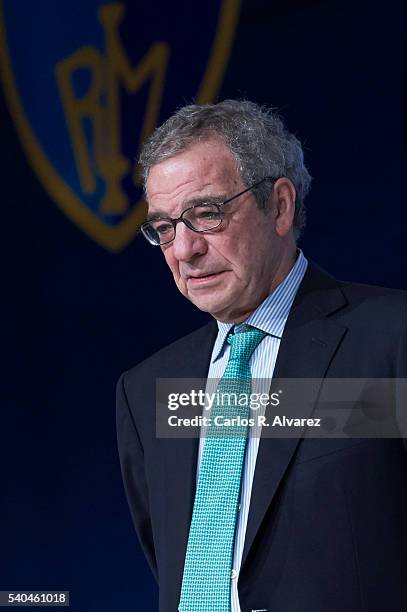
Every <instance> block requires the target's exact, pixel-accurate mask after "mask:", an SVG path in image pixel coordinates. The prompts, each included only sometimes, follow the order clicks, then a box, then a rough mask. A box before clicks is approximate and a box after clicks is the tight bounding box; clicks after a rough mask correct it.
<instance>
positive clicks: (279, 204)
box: [273, 176, 297, 237]
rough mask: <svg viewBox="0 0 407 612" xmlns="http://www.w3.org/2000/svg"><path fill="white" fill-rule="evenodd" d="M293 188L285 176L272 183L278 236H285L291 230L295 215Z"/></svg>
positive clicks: (294, 192)
mask: <svg viewBox="0 0 407 612" xmlns="http://www.w3.org/2000/svg"><path fill="white" fill-rule="evenodd" d="M296 197H297V194H296V191H295V187H294V185H293V183H292V182H291V181H290V179H288V178H286V177H285V176H283V177H281V178H279V179H278V180H277V181H276V182H275V183H274V189H273V203H274V207H275V210H276V220H275V229H276V233H277V235H278V236H281V237H283V236H285V235H286V234H288V233H289V231H290V230H291V229H292V226H293V221H294V213H295V199H296Z"/></svg>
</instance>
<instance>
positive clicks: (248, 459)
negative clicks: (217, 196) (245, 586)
mask: <svg viewBox="0 0 407 612" xmlns="http://www.w3.org/2000/svg"><path fill="white" fill-rule="evenodd" d="M307 265H308V262H307V260H306V258H305V257H304V255H303V253H302V251H301V250H299V252H298V257H297V261H296V263H295V264H294V266H293V267H292V269H291V270H290V272H289V274H288V275H287V276H286V278H285V279H284V280H283V282H282V283H281V284H280V285H279V286H278V287H277V288H276V289H275V290H274V291H273V293H272V294H271V295H269V296H268V297H267V298H266V299H265V300H264V301H263V302H262V303H261V304H260V306H258V308H257V309H256V310H255V311H254V312H253V313H252V314H251V315H250V316H249V317H248V318H247V319H246V320H245V321H244V322H242V323H241V324H239V325H251V326H253V327H257V328H258V329H261V330H262V331H264V332H266V333H267V336H265V338H264V339H263V340H262V342H261V343H260V344H259V346H258V347H257V348H256V350H255V351H254V353H253V355H252V356H251V359H250V368H251V372H252V393H269V391H270V386H271V382H272V378H273V372H274V367H275V364H276V360H277V354H278V349H279V346H280V340H281V336H282V334H283V331H284V326H285V324H286V321H287V317H288V314H289V312H290V308H291V306H292V303H293V301H294V297H295V294H296V293H297V290H298V287H299V285H300V283H301V281H302V279H303V276H304V274H305V271H306V269H307ZM217 323H218V335H217V337H216V340H215V344H214V347H213V351H212V356H211V362H210V366H209V372H208V380H207V384H206V392H207V393H214V392H215V391H216V387H217V384H218V382H219V380H220V378H222V376H223V372H224V371H225V368H226V364H227V362H228V359H229V351H230V345H229V344H228V342H226V337H227V335H228V333H229V332H230V330H231V328H232V327H233V324H232V323H222V322H221V321H218V322H217ZM239 325H236V331H239ZM264 413H265V406H260V407H259V409H258V410H256V413H255V414H256V415H260V416H263V415H264ZM206 414H207V415H209V414H210V413H209V412H207V413H206ZM256 421H257V419H256ZM260 435H261V426H259V427H257V426H255V427H249V433H248V441H247V446H246V454H245V461H244V466H243V472H242V484H241V494H240V506H239V508H240V510H239V516H238V520H237V524H236V533H235V543H234V553H233V564H232V567H233V570H232V573H231V612H240V603H239V597H238V592H237V582H238V578H239V572H240V566H241V562H242V554H243V546H244V540H245V535H246V527H247V518H248V515H249V505H250V496H251V492H252V486H253V478H254V470H255V466H256V459H257V452H258V449H259V443H260ZM204 440H205V430H204V429H203V430H201V438H200V441H199V452H198V465H197V477H198V475H199V468H200V465H201V458H202V451H203V445H204Z"/></svg>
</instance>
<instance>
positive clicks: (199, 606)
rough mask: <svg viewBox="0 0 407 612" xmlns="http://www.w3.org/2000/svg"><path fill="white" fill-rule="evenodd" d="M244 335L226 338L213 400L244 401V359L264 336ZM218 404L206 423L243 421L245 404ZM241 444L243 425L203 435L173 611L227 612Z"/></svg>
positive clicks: (251, 331)
mask: <svg viewBox="0 0 407 612" xmlns="http://www.w3.org/2000/svg"><path fill="white" fill-rule="evenodd" d="M246 330H247V331H246ZM246 330H244V331H242V332H240V333H236V334H234V335H230V336H228V338H227V341H228V343H229V344H230V345H231V348H230V356H229V361H228V364H227V366H226V369H225V372H224V374H223V377H222V378H221V380H220V381H219V384H218V387H217V390H216V395H217V396H218V397H219V396H220V394H232V395H230V396H229V397H234V396H235V394H236V396H237V397H238V398H239V397H240V398H241V397H247V398H249V396H250V393H251V371H250V365H249V361H250V357H251V355H252V353H253V351H254V350H255V349H256V347H257V346H258V344H259V343H260V342H261V340H262V339H263V338H264V336H265V335H266V334H265V333H264V332H262V331H261V330H259V329H255V328H253V327H252V328H250V327H246ZM243 394H245V395H243ZM224 397H225V396H224ZM221 404H222V402H219V405H216V404H214V405H213V406H212V409H211V414H210V416H211V419H212V423H213V422H214V419H215V417H216V416H219V417H220V420H221V421H222V420H223V418H227V419H229V418H235V417H240V420H241V419H247V418H248V417H249V409H250V405H249V404H250V402H246V403H244V405H241V404H243V402H238V403H236V402H231V403H227V402H225V401H224V405H223V406H222V405H221ZM240 420H239V421H238V423H239V422H240ZM235 423H236V421H235ZM220 436H222V437H220ZM246 440H247V425H243V424H242V425H239V424H237V425H235V426H233V427H222V428H217V427H216V426H213V425H212V426H211V427H209V428H208V429H207V434H206V439H205V443H204V447H203V453H202V461H201V466H200V470H199V477H198V483H197V487H196V494H195V503H194V509H193V513H192V520H191V527H190V531H189V538H188V546H187V552H186V556H185V565H184V576H183V580H182V589H181V598H180V604H179V607H178V609H179V610H180V611H181V612H229V611H230V581H231V571H232V560H233V545H234V536H235V527H236V520H237V514H238V504H239V496H240V481H241V476H242V468H243V462H244V455H245V449H246Z"/></svg>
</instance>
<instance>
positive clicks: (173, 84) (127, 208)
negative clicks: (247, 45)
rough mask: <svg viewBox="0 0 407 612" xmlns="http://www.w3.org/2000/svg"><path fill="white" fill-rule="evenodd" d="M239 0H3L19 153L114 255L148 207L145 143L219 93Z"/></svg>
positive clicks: (0, 21)
mask: <svg viewBox="0 0 407 612" xmlns="http://www.w3.org/2000/svg"><path fill="white" fill-rule="evenodd" d="M238 16H239V0H218V1H215V0H213V1H211V2H208V3H205V4H203V5H202V10H201V11H200V13H199V15H198V14H197V7H196V5H194V4H193V3H185V2H181V1H179V2H176V1H174V2H171V3H166V2H165V1H164V0H161V2H158V0H155V1H153V2H151V3H143V4H142V5H141V3H140V4H139V3H137V2H136V3H135V2H130V0H128V1H124V0H123V1H120V2H119V1H114V2H106V1H105V2H102V1H100V0H86V2H79V1H77V0H76V1H74V0H71V1H70V2H63V1H61V2H58V3H56V2H53V1H52V0H41V2H37V3H33V2H32V1H31V0H20V2H18V3H16V2H13V0H0V68H1V73H2V80H3V85H4V90H5V94H6V98H7V102H8V106H9V108H10V112H11V115H12V117H13V120H14V122H15V125H16V129H17V132H18V135H19V137H20V140H21V142H22V145H23V148H24V150H25V153H26V155H27V157H28V159H29V161H30V163H31V165H32V167H33V168H34V170H35V172H36V174H37V176H38V177H39V179H40V181H41V183H42V185H43V186H44V188H45V189H46V191H47V192H48V193H49V195H50V197H51V198H52V200H53V201H54V202H55V203H56V204H57V205H58V206H59V207H60V208H61V209H62V210H63V212H64V213H65V214H66V215H67V216H68V217H69V218H70V219H71V220H72V221H73V222H75V223H76V224H77V225H78V226H79V227H80V228H81V229H82V230H83V231H84V232H85V233H86V234H87V235H88V236H90V237H91V238H92V239H93V240H95V241H96V242H97V243H99V244H100V245H102V246H103V247H104V248H106V249H108V250H110V251H113V252H115V251H116V252H117V251H120V250H122V249H123V248H124V247H125V246H126V245H127V244H129V242H130V241H131V240H132V239H133V237H134V235H135V234H136V232H137V230H138V228H139V226H140V224H141V222H142V221H143V218H144V215H145V203H144V201H143V198H142V191H141V186H140V181H139V177H138V169H137V162H136V160H137V158H138V154H139V150H140V147H141V144H142V142H143V141H144V139H145V138H146V137H148V136H149V134H151V132H152V131H153V130H154V128H155V127H156V126H157V125H158V124H160V123H161V122H162V121H163V120H164V119H165V118H166V117H167V116H169V115H170V114H171V112H173V111H174V110H175V108H176V107H178V106H180V105H181V104H184V103H188V102H192V101H193V100H195V101H196V102H197V103H206V102H211V101H213V100H214V99H215V97H216V95H217V92H218V90H219V87H220V84H221V80H222V78H223V74H224V70H225V67H226V64H227V61H228V58H229V54H230V50H231V46H232V42H233V38H234V33H235V29H236V25H237V21H238Z"/></svg>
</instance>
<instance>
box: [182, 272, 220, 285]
mask: <svg viewBox="0 0 407 612" xmlns="http://www.w3.org/2000/svg"><path fill="white" fill-rule="evenodd" d="M225 272H226V270H222V271H221V272H211V273H208V274H197V275H196V276H192V275H189V276H187V282H188V283H192V284H193V285H203V284H206V283H210V282H214V281H216V280H218V279H219V278H220V277H221V276H222V274H225Z"/></svg>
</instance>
